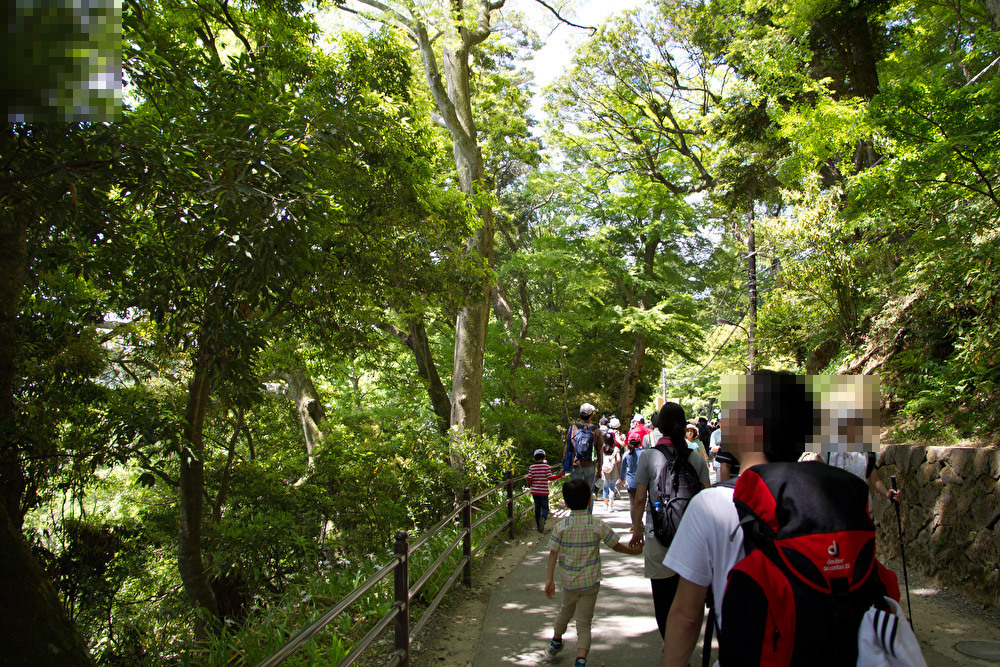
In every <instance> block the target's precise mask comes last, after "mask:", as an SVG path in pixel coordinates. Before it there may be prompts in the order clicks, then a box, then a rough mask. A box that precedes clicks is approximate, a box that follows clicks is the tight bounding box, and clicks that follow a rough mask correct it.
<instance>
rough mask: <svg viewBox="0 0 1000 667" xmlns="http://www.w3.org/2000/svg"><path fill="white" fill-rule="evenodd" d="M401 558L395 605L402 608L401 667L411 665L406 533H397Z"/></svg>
mask: <svg viewBox="0 0 1000 667" xmlns="http://www.w3.org/2000/svg"><path fill="white" fill-rule="evenodd" d="M394 550H395V552H396V555H397V556H399V565H398V566H396V573H395V575H396V576H395V596H394V597H395V604H397V605H399V606H400V610H399V615H398V616H396V653H397V654H398V655H399V656H400V659H401V660H400V663H399V664H400V665H403V667H406V666H407V665H409V664H410V558H409V550H410V547H409V544H408V542H407V540H406V531H405V530H400V531H398V532H397V533H396V544H395V547H394Z"/></svg>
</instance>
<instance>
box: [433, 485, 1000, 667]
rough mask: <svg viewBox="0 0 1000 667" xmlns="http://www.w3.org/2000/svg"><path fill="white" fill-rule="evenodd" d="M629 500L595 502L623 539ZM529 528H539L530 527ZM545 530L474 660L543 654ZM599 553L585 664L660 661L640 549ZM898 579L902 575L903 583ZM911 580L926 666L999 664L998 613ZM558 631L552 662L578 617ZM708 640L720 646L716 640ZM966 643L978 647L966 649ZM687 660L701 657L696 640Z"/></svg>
mask: <svg viewBox="0 0 1000 667" xmlns="http://www.w3.org/2000/svg"><path fill="white" fill-rule="evenodd" d="M627 505H628V502H627V501H624V500H619V501H618V502H617V504H616V507H617V509H618V511H617V512H613V513H605V512H604V511H603V508H602V507H598V508H597V515H598V516H599V517H600V518H601V519H603V520H604V521H605V522H606V523H608V525H610V526H611V527H612V528H613V529H614V530H615V532H617V533H618V535H619V537H620V538H623V539H628V529H629V523H630V520H629V516H628V511H627ZM565 514H566V511H565V510H563V511H562V512H555V513H554V515H553V516H550V517H549V521H548V527H549V528H550V529H551V527H552V526H554V525H555V524H556V521H558V519H559V518H561V517H562V516H565ZM532 535H538V533H535V532H532ZM548 536H549V534H548V533H546V534H545V535H544V536H540V535H539V536H538V537H539V539H538V541H537V542H536V543H535V544H534V545H533V546H532V547H531V549H530V550H529V551H528V553H527V555H526V556H525V558H524V560H523V561H522V562H521V564H520V565H519V566H517V567H515V568H514V569H512V570H511V571H510V572H509V573H508V574H507V576H506V577H504V578H503V579H502V580H501V581H500V582H499V583H498V584H497V586H496V588H494V590H493V594H492V596H491V597H490V602H489V607H488V609H487V611H486V616H485V619H486V622H485V625H484V627H483V632H482V635H481V636H480V639H479V648H478V651H477V653H476V660H475V662H474V663H473V665H474V667H495V666H497V665H538V664H545V663H546V662H547V659H546V657H545V647H546V646H547V645H548V642H549V639H550V638H551V637H552V624H553V623H554V621H555V617H556V614H557V613H558V611H559V600H560V598H559V594H557V596H556V599H554V600H549V599H547V598H546V597H545V594H544V593H543V592H542V588H543V586H544V585H545V570H546V566H547V562H548V554H549V550H548V541H549V540H548ZM601 559H602V571H603V581H602V583H601V592H600V594H599V595H598V598H597V609H596V612H595V614H594V626H593V644H592V646H591V651H590V655H589V656H588V660H587V664H588V665H589V667H601V666H605V667H618V666H620V665H624V666H626V667H640V666H645V665H658V664H659V661H660V649H661V641H660V635H659V633H658V632H657V630H656V621H655V619H654V618H653V601H652V596H651V593H650V588H649V580H647V579H645V578H644V577H643V576H642V556H627V555H625V554H619V553H617V552H614V551H611V550H610V549H608V548H607V547H604V546H602V547H601ZM889 565H890V566H892V565H893V564H891V563H889ZM897 571H900V572H901V570H897ZM902 584H903V580H902V577H900V586H901V587H902ZM910 584H911V591H910V592H911V598H912V602H913V607H914V608H913V617H914V623H915V626H916V632H917V637H918V638H919V640H920V643H921V647H922V648H923V651H924V657H925V658H926V660H927V664H928V666H929V667H968V666H971V665H977V666H982V667H991V666H992V667H996V665H998V664H1000V627H998V624H997V620H996V618H995V617H992V616H990V615H989V614H987V613H984V612H983V610H982V608H981V607H978V608H977V606H976V605H969V604H968V603H966V602H964V601H963V600H962V599H961V598H960V597H958V596H954V595H951V594H949V593H947V592H946V591H942V590H941V589H939V588H937V587H934V586H928V585H926V584H924V583H923V582H920V581H919V578H917V577H914V576H913V575H912V574H911V579H910ZM560 594H561V593H560ZM702 637H704V626H703V627H702ZM563 639H564V641H565V642H566V646H565V648H564V649H563V651H562V653H560V655H559V656H558V657H557V659H556V660H555V661H554V663H553V664H556V665H563V666H564V667H570V666H571V665H572V664H573V661H574V659H575V658H576V627H575V622H571V623H570V626H569V629H568V630H567V632H566V634H565V635H564V637H563ZM713 648H714V649H715V650H716V651H717V649H718V646H717V645H715V646H714V647H713ZM970 649H976V650H977V651H979V652H978V653H975V652H972V653H970V652H968V651H969V650H970ZM714 652H715V651H713V653H714ZM972 655H976V656H977V657H978V658H979V659H976V658H973V657H971V656H972ZM987 656H989V657H987ZM713 659H714V656H713ZM441 664H444V663H441ZM690 664H692V665H700V664H701V641H700V640H699V642H698V646H697V648H696V649H695V654H694V655H693V656H692V657H691V661H690Z"/></svg>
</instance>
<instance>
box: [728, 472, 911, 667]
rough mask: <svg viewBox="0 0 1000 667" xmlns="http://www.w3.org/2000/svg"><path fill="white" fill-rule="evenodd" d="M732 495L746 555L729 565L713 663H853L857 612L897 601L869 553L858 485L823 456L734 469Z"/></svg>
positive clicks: (871, 533) (869, 530)
mask: <svg viewBox="0 0 1000 667" xmlns="http://www.w3.org/2000/svg"><path fill="white" fill-rule="evenodd" d="M733 502H734V503H735V504H736V510H737V512H738V513H739V515H740V524H741V526H742V530H743V539H744V549H745V552H746V554H747V555H746V556H745V557H744V558H743V559H742V560H741V561H739V562H738V563H737V564H736V565H735V566H734V567H733V569H732V570H730V572H729V582H728V584H727V586H726V592H725V595H724V596H723V601H722V630H721V632H720V633H719V639H720V648H719V660H720V662H721V663H722V664H724V665H726V666H727V667H730V666H733V665H736V666H739V665H810V667H825V666H827V665H829V666H831V667H833V666H837V667H839V666H841V665H853V664H855V663H856V662H857V658H858V655H857V654H858V642H857V637H858V628H859V625H860V623H861V619H862V617H863V616H864V615H865V613H866V612H867V611H868V609H869V608H870V607H872V606H873V605H875V606H877V607H885V606H887V605H886V604H885V601H884V600H883V596H884V595H886V594H888V595H889V596H890V597H893V598H895V599H897V600H898V599H899V586H898V584H897V582H896V575H895V574H893V573H892V572H890V571H889V570H887V569H885V568H884V567H883V566H882V564H881V563H879V562H878V559H877V558H876V557H875V526H874V524H872V520H871V517H870V516H869V514H868V487H867V485H866V484H865V483H864V482H863V481H861V480H860V479H859V478H858V477H856V476H854V475H852V474H851V473H849V472H845V471H843V470H840V469H838V468H834V467H832V466H828V465H827V464H825V463H820V462H808V463H771V464H767V465H759V466H754V467H753V468H750V469H749V470H747V471H746V472H744V473H743V474H742V475H740V477H739V480H738V481H737V482H736V488H735V490H734V492H733ZM831 639H832V640H834V641H831Z"/></svg>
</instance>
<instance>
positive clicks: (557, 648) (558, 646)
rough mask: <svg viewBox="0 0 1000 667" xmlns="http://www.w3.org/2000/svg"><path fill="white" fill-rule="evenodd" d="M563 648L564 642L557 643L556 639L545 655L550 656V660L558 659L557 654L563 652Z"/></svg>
mask: <svg viewBox="0 0 1000 667" xmlns="http://www.w3.org/2000/svg"><path fill="white" fill-rule="evenodd" d="M562 647H563V643H562V640H560V641H556V640H555V639H553V640H552V641H550V642H549V646H548V648H546V649H545V655H547V656H549V657H550V658H554V657H556V654H557V653H559V651H561V650H562Z"/></svg>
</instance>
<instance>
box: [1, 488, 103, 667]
mask: <svg viewBox="0 0 1000 667" xmlns="http://www.w3.org/2000/svg"><path fill="white" fill-rule="evenodd" d="M0 554H3V558H2V559H0V562H2V565H0V579H2V580H3V585H2V586H0V609H2V610H3V611H2V613H0V644H2V646H3V649H2V650H3V662H4V663H5V664H11V665H40V666H47V665H53V666H60V667H61V666H62V665H92V664H94V663H93V660H91V658H90V654H89V652H88V651H87V645H86V644H85V643H84V641H83V639H82V638H81V637H80V633H79V632H77V629H76V626H75V625H74V624H73V621H71V620H70V618H69V616H68V615H67V614H66V610H65V609H63V606H62V604H60V602H59V597H58V596H57V595H56V592H55V589H53V588H52V584H50V583H49V580H48V579H47V578H46V576H45V573H44V572H42V568H41V567H39V566H38V563H37V562H36V561H35V559H34V557H33V556H32V555H31V552H30V551H29V550H28V546H27V545H26V544H25V543H24V540H23V539H22V538H21V531H20V530H18V529H17V528H16V527H15V526H14V523H13V522H12V521H11V519H10V516H9V515H8V514H7V509H6V507H4V506H3V505H0Z"/></svg>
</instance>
